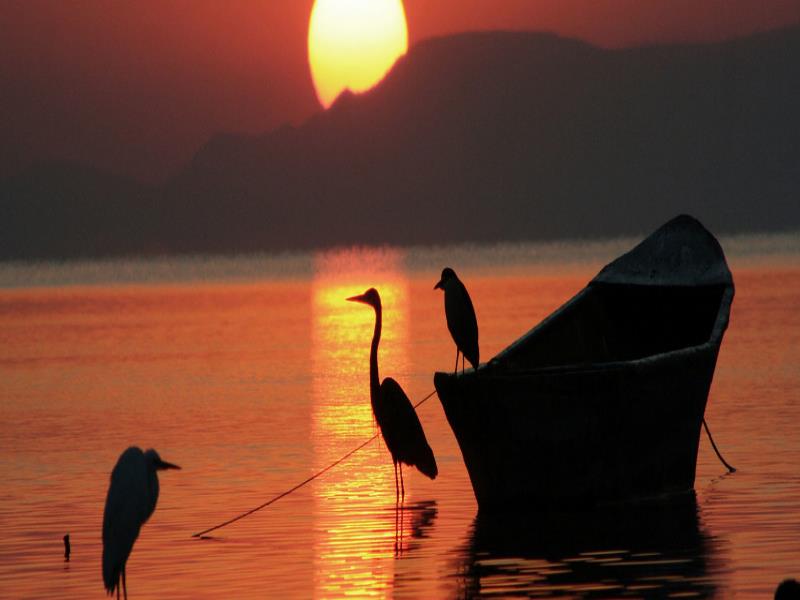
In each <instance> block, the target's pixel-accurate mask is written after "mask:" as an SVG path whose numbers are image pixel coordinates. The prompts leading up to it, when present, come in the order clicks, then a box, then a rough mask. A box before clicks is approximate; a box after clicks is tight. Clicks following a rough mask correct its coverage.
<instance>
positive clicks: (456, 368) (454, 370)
mask: <svg viewBox="0 0 800 600" xmlns="http://www.w3.org/2000/svg"><path fill="white" fill-rule="evenodd" d="M459 353H460V352H459V350H458V346H456V366H455V367H454V368H453V374H455V373H458V355H459Z"/></svg>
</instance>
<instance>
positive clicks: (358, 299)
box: [346, 294, 367, 304]
mask: <svg viewBox="0 0 800 600" xmlns="http://www.w3.org/2000/svg"><path fill="white" fill-rule="evenodd" d="M346 300H347V301H348V302H361V303H363V304H366V303H367V301H366V299H365V298H364V294H361V295H360V296H350V297H349V298H346Z"/></svg>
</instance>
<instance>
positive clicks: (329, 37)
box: [308, 0, 408, 108]
mask: <svg viewBox="0 0 800 600" xmlns="http://www.w3.org/2000/svg"><path fill="white" fill-rule="evenodd" d="M406 50H408V28H407V26H406V15H405V11H404V10H403V2H402V0H316V1H315V2H314V8H312V9H311V20H310V23H309V26H308V62H309V64H310V66H311V77H312V79H313V81H314V88H315V89H316V91H317V97H318V98H319V101H320V103H321V104H322V106H324V107H325V108H328V107H329V106H330V105H331V104H332V103H333V101H334V100H335V99H336V98H337V97H338V96H339V94H341V93H342V91H344V90H345V89H349V90H350V91H352V92H363V91H366V90H368V89H370V88H371V87H373V86H374V85H375V84H376V83H378V82H379V81H380V80H381V79H383V77H384V75H386V73H387V72H388V71H389V69H391V68H392V65H394V63H395V61H396V60H397V59H398V58H399V57H401V56H402V55H403V54H405V53H406Z"/></svg>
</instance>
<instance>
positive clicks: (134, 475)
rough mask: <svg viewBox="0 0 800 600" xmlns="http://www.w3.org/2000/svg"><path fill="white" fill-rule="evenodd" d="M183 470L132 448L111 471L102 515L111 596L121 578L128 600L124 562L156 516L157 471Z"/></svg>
mask: <svg viewBox="0 0 800 600" xmlns="http://www.w3.org/2000/svg"><path fill="white" fill-rule="evenodd" d="M163 469H180V467H179V466H177V465H173V464H171V463H168V462H164V461H163V460H161V457H160V456H159V455H158V452H156V451H155V450H152V449H150V450H148V451H147V452H142V450H141V448H137V447H135V446H132V447H130V448H128V449H127V450H125V452H123V453H122V454H121V455H120V457H119V460H117V464H116V466H115V467H114V470H113V471H111V483H110V484H109V486H108V495H107V496H106V508H105V511H104V513H103V582H104V583H105V586H106V592H107V593H108V595H109V596H111V595H113V594H114V590H116V591H117V598H119V580H120V575H122V589H123V592H124V594H125V598H127V597H128V589H127V586H126V584H125V563H126V562H127V561H128V556H130V553H131V550H132V549H133V543H134V542H135V541H136V538H137V537H139V530H140V529H141V528H142V525H144V524H145V523H146V522H147V519H149V518H150V515H152V514H153V511H154V510H155V509H156V502H158V476H157V475H156V471H160V470H163Z"/></svg>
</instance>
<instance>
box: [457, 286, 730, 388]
mask: <svg viewBox="0 0 800 600" xmlns="http://www.w3.org/2000/svg"><path fill="white" fill-rule="evenodd" d="M592 285H593V284H592V283H590V284H588V285H586V286H585V287H584V288H583V289H581V290H580V291H579V292H578V293H577V294H575V295H574V296H573V297H572V298H570V299H569V300H568V301H567V302H565V303H564V304H562V305H561V306H560V307H559V308H557V309H556V310H555V311H553V312H552V313H550V314H549V315H548V316H547V317H545V318H544V319H542V321H541V322H539V324H538V325H536V326H535V327H534V328H533V329H531V330H530V331H528V332H527V333H526V334H524V335H523V336H522V337H520V338H518V339H517V340H515V341H514V342H513V343H512V344H510V345H509V346H507V347H506V348H505V349H503V350H502V351H501V352H500V353H498V354H497V355H496V356H494V357H493V358H492V359H491V360H489V362H488V363H484V364H483V365H480V366H479V367H478V370H479V371H480V373H481V376H482V377H490V378H493V379H516V378H524V377H531V376H536V375H550V374H554V375H555V374H570V373H590V372H594V371H612V370H621V369H625V368H633V367H643V366H648V365H650V364H652V363H656V362H660V361H664V360H670V359H673V358H679V357H681V356H684V355H689V354H694V353H697V352H705V351H707V350H709V349H712V348H714V347H716V348H719V346H720V345H721V343H722V337H723V334H724V333H725V331H726V329H727V328H728V322H729V321H730V308H731V305H732V303H733V296H734V294H735V289H734V286H733V284H732V283H731V284H726V285H724V286H723V287H724V291H723V293H722V296H721V298H720V301H719V307H718V309H717V316H716V318H715V319H714V326H713V327H712V329H711V333H710V335H709V338H708V340H706V341H705V342H703V343H702V344H694V345H691V346H683V347H681V348H676V349H674V350H667V351H665V352H658V353H656V354H648V355H646V356H641V357H639V358H631V359H628V360H614V361H607V362H590V363H570V364H565V365H549V366H544V367H538V368H530V369H525V368H508V367H505V365H503V364H502V361H503V357H504V356H506V355H507V353H509V352H510V351H512V350H513V349H515V348H518V347H519V346H521V345H523V344H524V343H525V342H527V341H528V340H529V339H531V337H533V336H535V335H536V334H537V333H538V332H539V331H541V330H542V329H543V328H544V327H546V326H547V324H548V323H550V322H552V320H553V319H554V318H556V317H558V316H561V315H562V314H563V312H565V311H566V310H568V309H569V308H570V307H571V306H574V305H575V304H577V303H578V302H579V301H580V299H582V298H583V297H584V296H586V295H587V294H588V293H589V292H590V291H591V289H592ZM595 285H604V286H605V285H626V284H609V283H602V284H595ZM715 285H719V284H715ZM654 287H667V286H654ZM669 287H674V286H669ZM686 287H713V286H686ZM474 373H476V371H475V370H474V369H473V370H470V371H465V372H464V375H471V374H474ZM443 374H445V375H452V374H451V373H443Z"/></svg>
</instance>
